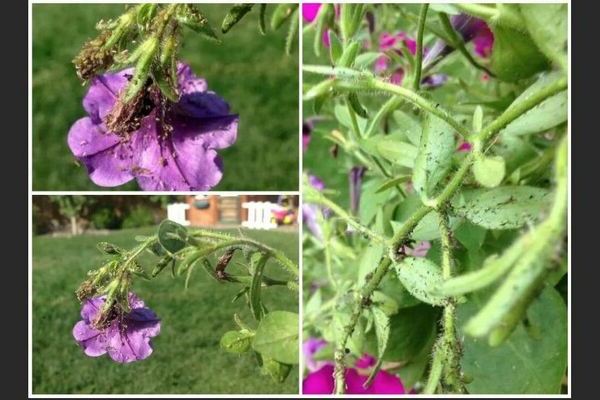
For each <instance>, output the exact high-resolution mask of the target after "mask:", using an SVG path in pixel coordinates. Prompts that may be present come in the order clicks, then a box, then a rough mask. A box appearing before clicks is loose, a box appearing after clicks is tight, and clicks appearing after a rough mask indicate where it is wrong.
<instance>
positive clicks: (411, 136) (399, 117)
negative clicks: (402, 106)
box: [392, 111, 423, 146]
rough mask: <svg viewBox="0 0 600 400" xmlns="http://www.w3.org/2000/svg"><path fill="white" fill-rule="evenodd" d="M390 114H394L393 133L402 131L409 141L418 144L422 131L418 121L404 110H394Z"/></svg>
mask: <svg viewBox="0 0 600 400" xmlns="http://www.w3.org/2000/svg"><path fill="white" fill-rule="evenodd" d="M392 115H393V116H394V122H396V127H395V128H394V130H393V133H395V132H400V133H402V134H403V135H404V136H406V138H407V139H408V141H409V142H411V143H412V144H414V145H415V146H418V145H419V143H421V133H422V131H423V127H422V126H421V123H420V121H419V120H418V119H417V118H415V117H414V116H413V115H411V114H409V113H407V112H404V111H394V113H393V114H392ZM393 133H392V134H393Z"/></svg>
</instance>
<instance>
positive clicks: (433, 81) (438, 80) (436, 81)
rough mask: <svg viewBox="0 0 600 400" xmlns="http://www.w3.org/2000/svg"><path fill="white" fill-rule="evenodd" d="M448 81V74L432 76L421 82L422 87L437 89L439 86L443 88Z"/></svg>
mask: <svg viewBox="0 0 600 400" xmlns="http://www.w3.org/2000/svg"><path fill="white" fill-rule="evenodd" d="M447 80H448V75H446V74H432V75H428V76H426V77H425V78H423V79H422V80H421V86H423V87H427V88H436V87H438V86H442V85H443V84H444V83H446V81H447Z"/></svg>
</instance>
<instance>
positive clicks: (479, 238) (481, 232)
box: [454, 221, 487, 251]
mask: <svg viewBox="0 0 600 400" xmlns="http://www.w3.org/2000/svg"><path fill="white" fill-rule="evenodd" d="M486 233H487V230H486V229H484V228H482V227H480V226H479V225H475V224H473V223H471V222H469V221H464V222H463V223H462V224H460V225H459V226H458V227H457V228H456V230H455V231H454V237H455V238H456V239H457V240H458V241H459V242H460V244H462V245H463V246H464V247H465V248H466V249H467V250H469V251H476V250H479V249H480V248H481V246H482V245H483V242H484V241H485V236H486Z"/></svg>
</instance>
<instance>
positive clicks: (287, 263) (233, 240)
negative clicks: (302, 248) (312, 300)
mask: <svg viewBox="0 0 600 400" xmlns="http://www.w3.org/2000/svg"><path fill="white" fill-rule="evenodd" d="M191 236H192V237H196V236H198V237H203V238H211V239H217V240H222V241H224V242H225V243H221V244H220V245H222V246H223V247H230V246H236V245H250V246H253V247H256V248H257V249H258V250H261V251H264V252H266V253H269V255H270V256H271V257H273V258H274V259H276V260H277V261H278V262H279V263H280V264H281V265H282V266H283V267H284V268H285V269H286V270H287V271H288V272H289V273H291V274H292V275H294V276H295V277H298V266H297V265H296V264H295V263H294V262H293V261H292V260H290V259H289V258H287V257H286V255H285V254H283V252H281V251H280V250H277V249H274V248H272V247H269V246H267V245H264V244H262V243H260V242H257V241H256V240H252V239H247V238H237V237H234V236H231V235H227V234H225V233H218V232H211V231H207V230H204V229H199V230H196V231H194V232H192V233H191Z"/></svg>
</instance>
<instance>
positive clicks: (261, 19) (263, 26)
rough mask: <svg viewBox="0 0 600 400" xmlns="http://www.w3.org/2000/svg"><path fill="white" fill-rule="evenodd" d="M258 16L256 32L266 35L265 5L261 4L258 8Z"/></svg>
mask: <svg viewBox="0 0 600 400" xmlns="http://www.w3.org/2000/svg"><path fill="white" fill-rule="evenodd" d="M259 12H260V14H259V16H258V30H259V31H260V33H261V35H266V34H267V22H266V20H265V18H266V12H267V5H266V4H265V3H262V4H261V5H260V8H259Z"/></svg>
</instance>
